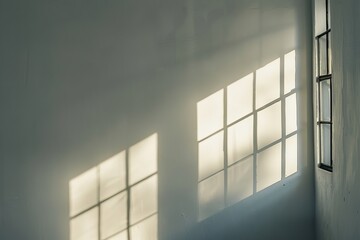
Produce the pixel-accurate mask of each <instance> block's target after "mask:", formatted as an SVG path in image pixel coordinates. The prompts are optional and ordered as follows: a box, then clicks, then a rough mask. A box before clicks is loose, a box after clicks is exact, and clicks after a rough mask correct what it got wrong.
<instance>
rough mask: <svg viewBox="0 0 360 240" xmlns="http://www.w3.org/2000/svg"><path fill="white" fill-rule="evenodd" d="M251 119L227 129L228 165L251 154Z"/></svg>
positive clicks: (252, 131)
mask: <svg viewBox="0 0 360 240" xmlns="http://www.w3.org/2000/svg"><path fill="white" fill-rule="evenodd" d="M253 135H254V129H253V117H252V116H250V117H248V118H245V119H244V120H242V121H240V122H238V123H236V124H234V125H232V126H231V127H229V128H228V165H230V164H233V163H234V162H236V161H238V160H240V159H242V158H244V157H247V156H249V155H250V154H252V153H253Z"/></svg>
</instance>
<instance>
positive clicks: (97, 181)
mask: <svg viewBox="0 0 360 240" xmlns="http://www.w3.org/2000/svg"><path fill="white" fill-rule="evenodd" d="M157 139H158V138H157V134H156V133H155V134H153V135H151V136H150V137H148V138H146V139H144V140H142V141H140V142H139V143H137V144H135V145H133V146H132V147H130V148H129V150H128V151H126V150H125V151H122V152H120V153H119V154H116V155H115V156H113V157H111V158H109V159H107V160H105V161H104V162H102V163H100V164H99V165H98V166H97V167H94V168H92V169H90V170H88V171H86V172H85V173H83V174H81V175H79V176H78V177H75V178H74V179H72V180H70V182H69V195H70V240H92V239H93V240H125V239H126V240H129V239H138V240H143V239H144V240H145V239H146V240H148V239H151V240H156V239H157V212H158V205H157V204H158V188H157V187H158V178H157V158H158V157H157V155H158V154H157V149H158V146H157V144H158V140H157Z"/></svg>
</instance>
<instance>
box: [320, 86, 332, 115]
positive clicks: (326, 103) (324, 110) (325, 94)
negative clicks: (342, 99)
mask: <svg viewBox="0 0 360 240" xmlns="http://www.w3.org/2000/svg"><path fill="white" fill-rule="evenodd" d="M330 84H331V83H330V79H329V80H324V81H321V82H320V101H321V105H320V111H321V113H320V120H321V121H331V114H330V113H331V99H330V94H331V93H330Z"/></svg>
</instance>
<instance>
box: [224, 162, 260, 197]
mask: <svg viewBox="0 0 360 240" xmlns="http://www.w3.org/2000/svg"><path fill="white" fill-rule="evenodd" d="M253 165H254V162H253V157H252V156H251V157H249V158H247V159H245V160H242V161H240V162H238V163H236V164H234V165H233V166H231V167H229V169H228V192H227V196H228V198H227V200H228V202H229V204H234V203H236V202H238V201H241V200H243V199H245V198H247V197H249V196H251V195H252V194H253V188H254V179H253V175H254V174H253V169H254V168H253Z"/></svg>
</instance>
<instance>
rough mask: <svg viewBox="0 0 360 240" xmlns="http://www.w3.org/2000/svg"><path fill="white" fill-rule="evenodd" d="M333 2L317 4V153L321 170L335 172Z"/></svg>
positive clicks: (321, 0) (319, 2)
mask: <svg viewBox="0 0 360 240" xmlns="http://www.w3.org/2000/svg"><path fill="white" fill-rule="evenodd" d="M329 11H330V2H329V0H316V1H315V48H314V49H315V51H316V52H315V56H316V57H315V58H316V59H315V77H316V78H315V79H316V80H315V85H316V101H315V103H316V133H315V135H316V142H317V147H316V154H317V159H318V163H319V167H320V168H322V169H325V170H328V171H332V166H333V159H332V128H333V124H332V66H331V65H332V56H331V29H330V12H329Z"/></svg>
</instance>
